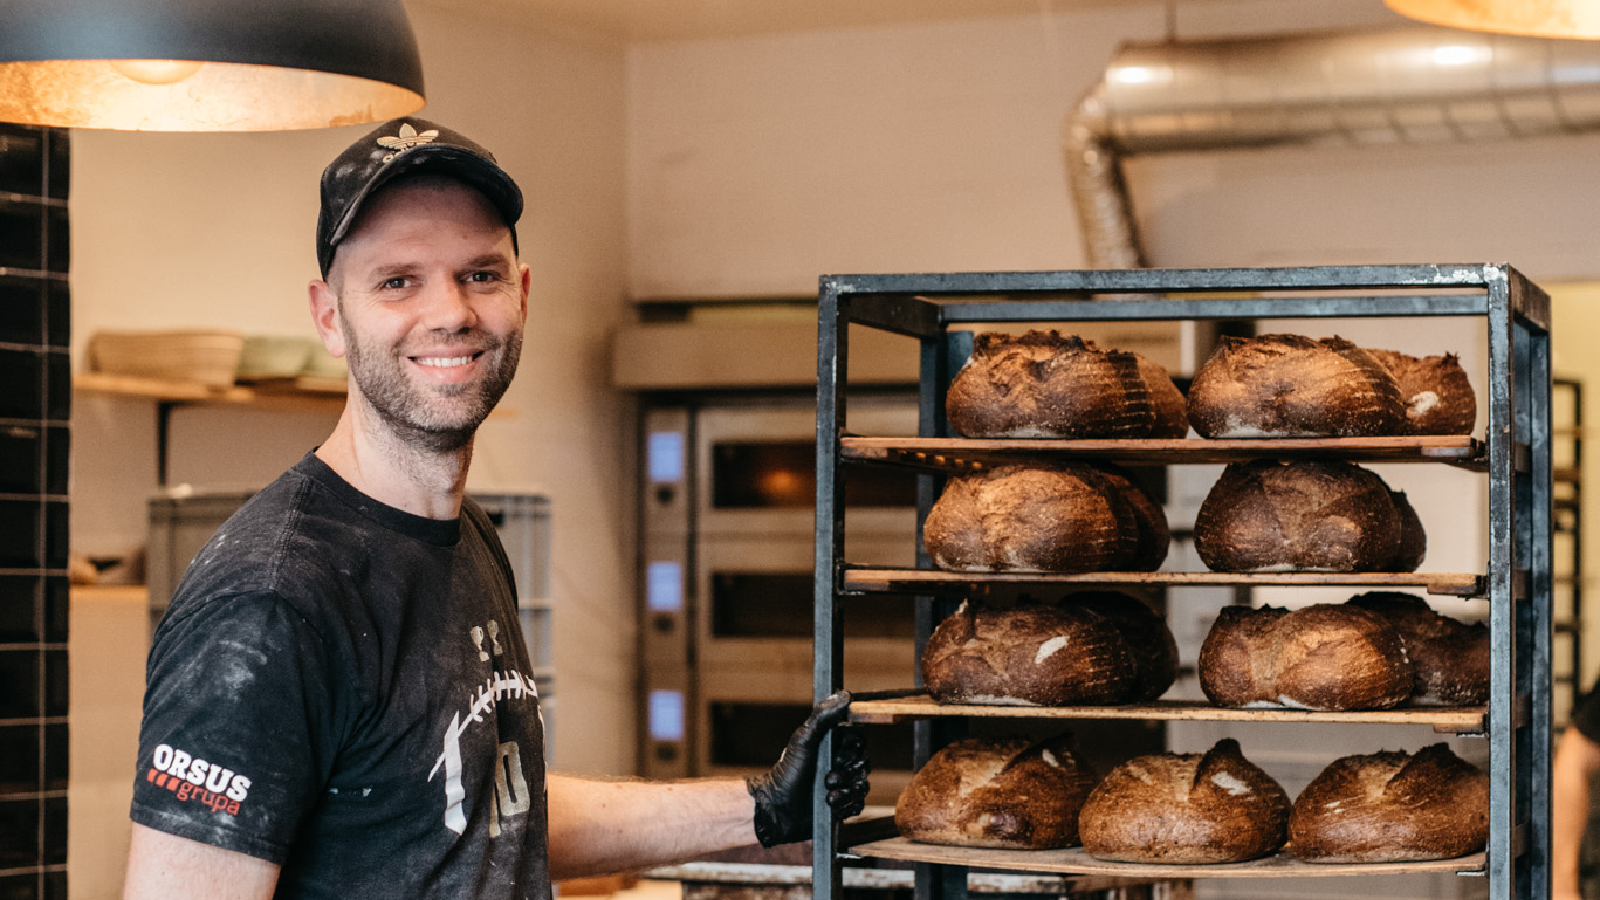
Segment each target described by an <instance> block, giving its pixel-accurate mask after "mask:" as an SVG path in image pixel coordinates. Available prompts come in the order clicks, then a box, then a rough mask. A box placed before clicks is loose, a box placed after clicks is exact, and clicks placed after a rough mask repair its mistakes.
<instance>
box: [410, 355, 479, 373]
mask: <svg viewBox="0 0 1600 900" xmlns="http://www.w3.org/2000/svg"><path fill="white" fill-rule="evenodd" d="M482 355H483V352H482V351H479V352H477V353H471V354H468V355H466V356H413V357H411V361H412V362H414V363H416V364H417V365H419V366H432V367H435V368H441V369H442V368H446V367H449V366H464V365H466V364H467V363H470V362H472V361H474V360H476V359H477V358H478V357H480V356H482Z"/></svg>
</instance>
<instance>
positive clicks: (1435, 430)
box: [1367, 349, 1478, 434]
mask: <svg viewBox="0 0 1600 900" xmlns="http://www.w3.org/2000/svg"><path fill="white" fill-rule="evenodd" d="M1367 353H1368V354H1370V355H1371V356H1372V358H1373V359H1375V360H1377V361H1378V363H1379V365H1382V366H1383V367H1384V368H1385V369H1387V370H1389V374H1390V375H1392V376H1394V380H1395V385H1396V386H1397V387H1398V388H1399V389H1400V400H1401V403H1403V404H1404V407H1405V424H1404V427H1403V428H1402V429H1401V433H1402V434H1471V433H1472V426H1473V425H1474V424H1475V423H1476V422H1477V418H1478V397H1477V394H1476V392H1474V391H1473V390H1472V382H1470V381H1468V380H1467V373H1466V370H1464V369H1462V368H1461V361H1460V360H1459V359H1457V358H1456V355H1455V354H1453V353H1446V354H1444V355H1443V356H1422V357H1417V356H1408V355H1406V354H1404V353H1399V352H1397V351H1394V350H1372V349H1369V350H1367Z"/></svg>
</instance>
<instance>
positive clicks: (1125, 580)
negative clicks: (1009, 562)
mask: <svg viewBox="0 0 1600 900" xmlns="http://www.w3.org/2000/svg"><path fill="white" fill-rule="evenodd" d="M990 584H1040V585H1048V584H1067V585H1108V586H1109V585H1151V586H1157V585H1163V586H1188V587H1198V586H1205V587H1214V586H1227V585H1247V586H1264V585H1293V584H1303V585H1324V586H1325V585H1334V586H1346V587H1352V588H1371V587H1420V588H1426V589H1427V591H1428V593H1430V594H1443V595H1448V596H1454V597H1477V596H1481V595H1482V594H1483V592H1484V577H1483V576H1482V575H1474V574H1470V573H1467V574H1463V573H1427V572H1423V573H1418V572H1259V573H1238V572H1084V573H1078V574H1071V575H1067V574H1061V573H1055V572H946V571H943V570H941V569H900V568H851V567H847V568H845V570H844V574H843V578H842V582H841V584H840V589H841V590H843V591H844V592H846V593H863V594H866V593H890V594H905V593H918V592H944V593H949V592H953V591H976V590H981V588H982V586H984V585H990Z"/></svg>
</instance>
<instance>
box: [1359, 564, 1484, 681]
mask: <svg viewBox="0 0 1600 900" xmlns="http://www.w3.org/2000/svg"><path fill="white" fill-rule="evenodd" d="M1347 602H1348V603H1349V604H1350V605H1351V606H1357V607H1360V608H1361V609H1365V610H1367V611H1369V612H1374V613H1377V614H1378V615H1380V616H1382V617H1383V618H1384V619H1385V620H1386V621H1388V623H1389V624H1390V626H1391V627H1392V628H1394V630H1395V633H1396V634H1398V635H1399V636H1400V642H1401V643H1402V644H1404V645H1405V648H1406V658H1407V659H1408V660H1409V661H1410V662H1411V670H1412V681H1411V697H1410V702H1411V703H1414V704H1416V705H1418V706H1471V705H1476V704H1480V703H1484V702H1487V701H1488V699H1489V628H1488V626H1487V625H1485V624H1484V623H1482V622H1474V623H1472V624H1468V623H1466V622H1463V621H1461V620H1459V619H1454V618H1451V617H1450V616H1445V615H1441V614H1439V613H1437V612H1435V611H1434V609H1433V607H1431V606H1429V605H1428V601H1426V600H1423V599H1422V598H1421V597H1416V596H1413V595H1411V594H1402V593H1400V592H1398V591H1369V592H1367V593H1365V594H1359V595H1357V596H1355V597H1351V598H1350V599H1349V600H1348V601H1347Z"/></svg>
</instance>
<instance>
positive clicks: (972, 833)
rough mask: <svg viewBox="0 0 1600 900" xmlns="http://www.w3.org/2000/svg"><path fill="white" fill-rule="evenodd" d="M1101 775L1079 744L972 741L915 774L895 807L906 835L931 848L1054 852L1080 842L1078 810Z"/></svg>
mask: <svg viewBox="0 0 1600 900" xmlns="http://www.w3.org/2000/svg"><path fill="white" fill-rule="evenodd" d="M1095 781H1096V778H1095V775H1094V773H1093V772H1092V771H1090V769H1089V768H1088V767H1087V766H1085V765H1084V764H1083V763H1081V762H1079V761H1078V759H1077V757H1076V756H1075V755H1073V752H1072V745H1071V737H1070V736H1069V735H1063V736H1060V737H1056V738H1052V739H1049V740H1045V741H1039V742H1037V743H1035V742H1030V741H1028V740H1025V739H1006V740H983V739H978V738H972V739H968V740H963V741H957V742H955V743H953V744H950V745H948V746H946V747H944V748H943V749H941V750H939V751H938V752H937V753H935V754H933V756H931V757H930V758H929V759H928V761H927V763H925V764H924V765H923V767H922V768H921V769H920V770H918V772H917V774H916V775H913V776H912V778H911V781H910V783H909V784H907V785H906V789H905V790H904V791H903V792H901V794H900V798H899V800H898V801H897V802H896V803H895V807H894V821H895V825H896V826H897V827H898V828H899V830H900V834H901V835H902V836H903V837H906V838H908V839H910V840H913V841H921V842H923V843H928V844H952V845H956V846H962V847H989V848H996V849H1005V850H1052V849H1058V848H1061V847H1069V846H1072V845H1073V844H1076V843H1078V810H1079V808H1081V807H1082V806H1083V801H1084V800H1085V799H1086V798H1087V797H1088V796H1089V791H1090V790H1091V789H1093V787H1094V785H1095Z"/></svg>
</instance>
